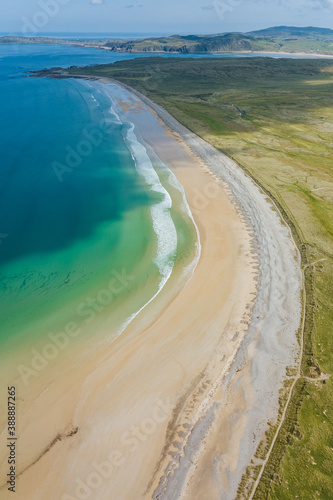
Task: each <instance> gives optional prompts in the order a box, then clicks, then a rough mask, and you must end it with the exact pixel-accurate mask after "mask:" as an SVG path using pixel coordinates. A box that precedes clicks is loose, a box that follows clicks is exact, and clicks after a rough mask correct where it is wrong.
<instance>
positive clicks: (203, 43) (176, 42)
mask: <svg viewBox="0 0 333 500" xmlns="http://www.w3.org/2000/svg"><path fill="white" fill-rule="evenodd" d="M13 43H20V44H36V43H39V44H45V43H47V44H66V45H75V46H88V47H96V48H102V49H107V50H110V51H112V52H135V53H143V52H145V53H147V52H148V53H150V52H155V53H180V54H193V53H201V54H208V53H227V52H235V53H239V52H282V53H284V52H287V53H308V54H322V55H333V30H330V29H323V28H292V27H285V26H280V27H274V28H268V29H266V30H261V31H256V32H250V33H222V34H216V35H188V36H181V35H172V36H166V37H155V38H143V39H132V40H115V39H110V40H107V39H106V40H80V39H79V38H78V39H75V40H65V39H61V38H43V37H38V36H37V37H36V36H25V37H23V36H3V37H0V44H13Z"/></svg>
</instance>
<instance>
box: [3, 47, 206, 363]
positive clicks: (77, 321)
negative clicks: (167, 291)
mask: <svg viewBox="0 0 333 500" xmlns="http://www.w3.org/2000/svg"><path fill="white" fill-rule="evenodd" d="M133 57H135V56H133V55H117V54H111V53H107V52H106V51H101V50H97V49H82V48H73V47H69V48H68V47H61V46H40V45H35V46H30V45H17V46H15V45H13V46H0V60H1V66H0V68H1V69H0V95H1V105H0V106H1V113H0V134H1V146H0V147H1V159H2V161H1V181H0V189H1V197H0V208H1V210H0V213H1V220H0V234H1V240H0V241H1V244H0V276H1V287H0V308H1V323H2V328H1V334H0V342H1V352H2V355H5V354H8V352H10V353H12V352H15V350H17V349H18V348H20V349H23V350H25V351H26V352H30V351H31V349H33V348H34V347H35V346H36V345H37V344H41V343H42V344H43V343H45V342H47V341H48V340H49V339H50V338H51V337H52V335H53V336H57V335H59V332H64V330H66V328H72V329H76V330H77V331H78V330H80V332H81V335H80V339H78V340H79V341H80V342H82V341H83V340H82V339H86V340H87V341H88V340H89V339H90V340H91V338H92V337H95V340H96V342H97V341H98V339H104V341H105V339H107V341H110V340H111V339H113V338H116V337H117V336H118V335H119V334H120V333H121V332H122V331H123V329H124V328H125V326H126V325H127V324H128V323H129V322H130V321H131V319H133V318H134V317H135V316H136V314H137V312H138V311H140V310H141V309H142V308H143V307H144V306H145V304H147V303H148V302H149V301H150V300H151V299H152V298H153V297H154V296H156V294H157V293H158V292H159V291H160V290H161V289H162V288H163V286H164V285H165V283H166V282H167V281H168V279H169V278H170V276H171V273H172V271H173V269H174V266H175V262H177V259H183V257H184V255H187V257H188V258H187V257H186V258H185V261H184V262H183V264H182V265H183V266H185V265H189V264H190V262H191V260H193V258H194V257H195V254H194V253H193V248H194V244H195V241H196V238H197V235H196V232H195V227H194V224H193V222H192V220H191V218H190V215H189V214H188V213H185V212H186V210H185V212H184V206H182V207H181V205H182V204H183V201H184V200H183V199H180V197H179V189H178V191H177V189H176V191H177V192H175V187H174V185H171V184H170V183H169V180H168V179H167V177H168V175H170V171H169V169H168V168H167V167H166V166H165V165H161V162H159V159H158V158H157V157H156V155H154V152H153V151H149V152H148V146H147V145H145V144H144V143H143V141H142V140H140V137H139V136H140V131H139V130H138V129H137V126H135V125H134V124H133V123H131V122H129V121H128V120H127V119H126V118H125V115H124V113H122V109H121V107H120V106H119V104H118V103H117V99H116V97H115V96H114V97H113V96H112V93H110V89H107V88H106V86H104V85H102V84H99V85H98V84H94V83H92V82H85V81H79V80H75V79H70V80H52V79H46V78H45V79H44V78H43V79H42V78H31V77H29V75H28V74H27V73H26V71H28V70H33V69H41V68H45V67H53V66H64V67H66V66H70V65H72V64H78V65H86V64H96V63H106V62H112V61H115V60H120V59H124V58H133ZM118 97H120V96H118ZM170 182H173V183H174V181H172V180H171V181H170ZM172 192H174V195H172ZM177 197H178V198H177ZM177 199H178V201H177ZM183 205H184V204H183ZM177 206H178V208H179V210H178V208H177ZM179 214H182V215H181V216H179ZM186 249H187V250H186ZM73 325H75V327H74V326H73ZM50 336H51V337H50ZM73 337H74V334H73ZM93 340H94V339H93Z"/></svg>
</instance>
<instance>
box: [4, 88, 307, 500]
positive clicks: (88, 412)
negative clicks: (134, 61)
mask: <svg viewBox="0 0 333 500" xmlns="http://www.w3.org/2000/svg"><path fill="white" fill-rule="evenodd" d="M117 92H119V87H118V91H116V89H115V88H114V84H112V85H111V86H110V93H111V95H114V94H117ZM139 97H140V99H142V101H144V102H145V104H146V105H147V104H149V105H150V106H151V109H152V110H153V112H154V113H157V115H158V116H159V118H160V119H162V120H163V123H162V122H161V121H158V120H157V118H156V117H155V116H154V117H152V116H151V114H150V113H151V109H150V110H148V109H147V108H146V106H145V105H142V104H140V103H139V104H138V97H134V94H128V93H124V94H122V95H121V97H120V100H121V101H122V102H123V104H124V106H123V109H124V110H125V111H126V112H128V113H130V114H131V117H132V119H133V121H134V122H135V121H136V120H138V123H139V122H140V132H141V134H142V137H143V139H144V140H145V141H146V142H147V143H148V144H149V143H150V144H151V146H153V148H154V150H155V151H156V153H157V154H158V156H159V157H160V158H161V159H162V160H163V161H164V163H166V164H167V165H168V167H170V168H171V169H172V171H173V172H174V174H175V175H176V177H177V179H178V180H179V181H180V183H181V184H182V185H183V187H184V190H185V193H186V197H187V201H188V203H189V206H190V208H191V211H192V213H193V216H194V219H195V222H196V224H197V227H198V230H199V234H200V242H201V256H200V260H199V262H198V265H197V267H196V269H195V270H194V273H193V276H192V277H191V279H190V280H189V281H188V282H187V283H186V280H185V281H184V276H181V275H180V276H175V277H174V278H173V279H172V280H171V281H170V283H169V284H168V285H167V286H165V288H164V289H163V290H162V292H161V293H160V294H159V295H158V296H157V297H156V299H155V300H154V301H153V302H151V303H150V304H149V305H148V306H147V307H146V308H145V309H144V310H143V311H142V312H141V313H140V314H139V315H138V316H137V317H136V318H135V319H134V320H133V321H132V323H131V324H130V325H129V326H128V327H127V329H126V330H125V331H124V332H123V334H122V335H121V336H120V337H118V338H117V339H116V340H115V341H114V342H112V343H110V345H108V346H107V347H106V349H105V351H104V353H103V356H100V355H92V356H89V351H88V352H82V353H81V359H80V364H79V365H78V366H77V369H76V370H75V372H74V373H72V374H71V379H70V380H68V378H67V379H66V387H67V388H68V390H67V392H66V393H64V392H63V391H62V387H64V385H63V383H62V382H63V381H62V380H61V378H60V379H59V380H57V381H55V382H54V383H53V384H52V385H50V386H49V387H48V389H47V391H46V392H44V393H43V394H42V395H40V396H39V397H38V398H36V399H35V400H34V402H33V404H31V405H30V407H29V410H28V411H27V412H26V414H25V415H21V422H22V425H21V427H20V436H19V440H20V450H21V456H20V463H21V464H22V465H21V466H20V467H21V476H20V478H19V481H18V487H19V488H18V492H17V493H16V498H19V499H21V498H22V499H23V498H24V500H28V499H34V500H39V499H40V500H45V498H48V499H50V500H53V499H54V500H55V499H62V500H66V499H67V500H69V499H72V500H73V499H81V498H82V499H83V498H91V499H94V500H95V499H96V500H110V499H123V500H137V499H149V498H154V499H159V500H162V499H170V500H171V499H178V498H186V499H191V500H192V499H203V498H209V499H215V498H216V499H219V498H223V499H225V498H234V496H235V493H236V490H237V486H238V484H239V481H240V479H241V476H242V473H243V472H244V471H245V468H246V466H247V465H248V464H249V462H250V460H251V458H252V456H253V454H254V451H255V449H256V447H257V445H258V443H259V442H260V440H261V438H262V437H263V434H264V432H265V430H266V427H267V422H268V421H269V420H272V419H274V417H276V414H277V405H278V391H279V387H281V384H282V382H283V378H284V376H285V368H286V366H288V365H290V364H292V363H293V362H294V360H295V356H296V355H297V342H296V335H295V332H296V329H297V326H298V322H299V318H300V295H299V294H300V287H301V281H300V271H299V263H298V261H297V258H298V256H297V252H296V250H295V247H294V245H293V242H292V240H291V236H290V234H289V231H288V229H287V228H286V227H285V226H283V225H282V224H281V221H280V219H279V216H278V214H277V212H276V211H275V210H273V207H272V206H271V205H270V203H269V201H268V200H267V199H266V197H265V196H264V195H263V194H262V193H261V192H260V191H259V189H258V188H257V187H256V186H255V185H254V184H253V182H252V181H251V180H249V179H247V178H246V176H245V175H244V173H243V172H242V171H241V170H240V169H239V168H238V167H237V166H236V165H235V164H234V163H233V162H232V161H231V160H229V159H228V158H226V157H225V156H224V155H222V154H221V153H219V152H217V151H216V150H214V148H212V147H211V146H209V145H208V144H206V143H205V142H204V141H202V140H201V139H199V138H198V137H196V136H194V134H191V133H189V132H188V131H186V130H185V129H184V128H183V127H182V126H181V125H179V124H178V123H177V122H176V121H175V120H174V119H173V118H172V117H170V115H168V114H167V113H166V112H165V111H164V110H162V108H159V107H158V106H156V105H154V104H153V103H151V102H149V101H148V100H147V99H146V98H144V97H143V96H139ZM126 102H127V104H125V103H126ZM67 362H70V358H69V359H68V360H67ZM30 390H31V391H32V389H30ZM34 390H35V391H36V387H35V388H34ZM31 394H32V392H31ZM41 436H42V438H41ZM42 442H43V443H45V445H46V446H44V445H41V443H42ZM1 494H3V498H7V496H8V498H11V497H9V493H5V492H4V491H2V492H1ZM6 495H7V496H6Z"/></svg>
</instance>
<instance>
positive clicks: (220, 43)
mask: <svg viewBox="0 0 333 500" xmlns="http://www.w3.org/2000/svg"><path fill="white" fill-rule="evenodd" d="M260 43H261V42H260ZM260 43H259V45H260ZM105 47H109V48H110V49H111V50H113V51H120V52H179V53H185V54H190V53H195V52H200V53H204V52H244V51H253V50H257V49H260V48H261V47H259V46H258V43H257V41H256V39H255V38H254V37H250V36H247V35H242V34H238V33H229V34H226V35H215V36H179V35H174V36H171V37H165V38H147V39H144V40H129V41H121V42H120V41H118V42H114V41H112V42H107V43H106V44H105Z"/></svg>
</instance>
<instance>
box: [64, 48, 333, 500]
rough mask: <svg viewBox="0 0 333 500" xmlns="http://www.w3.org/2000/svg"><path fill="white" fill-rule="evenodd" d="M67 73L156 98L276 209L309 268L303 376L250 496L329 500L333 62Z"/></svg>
mask: <svg viewBox="0 0 333 500" xmlns="http://www.w3.org/2000/svg"><path fill="white" fill-rule="evenodd" d="M71 71H72V72H73V73H74V74H77V73H85V74H91V75H104V76H110V77H113V78H116V79H118V80H120V81H121V82H123V83H126V84H128V85H131V86H132V87H134V88H136V89H137V90H139V91H141V92H142V93H144V94H145V95H147V96H148V97H150V98H151V99H153V100H154V101H155V102H157V103H159V104H161V105H162V106H163V107H165V108H166V109H167V110H168V111H169V112H170V113H171V114H172V115H174V116H175V118H177V119H178V120H179V121H180V122H181V123H183V124H184V125H185V126H186V127H188V128H189V129H190V130H192V131H193V132H195V133H196V134H198V135H199V136H201V137H203V138H204V139H205V140H207V141H208V142H210V143H211V144H212V145H214V146H215V147H216V148H218V149H220V150H221V151H223V152H225V153H226V154H227V155H229V156H230V157H232V158H233V159H234V160H235V161H236V162H238V164H239V165H241V166H242V167H243V168H244V170H245V171H246V172H247V173H248V174H249V175H251V176H252V177H253V178H254V179H255V180H256V181H257V182H258V183H259V184H260V185H261V186H262V187H263V189H264V190H265V191H266V192H267V193H268V194H269V195H270V196H271V197H272V198H273V199H274V200H275V201H276V203H277V204H278V205H279V207H280V208H281V210H282V212H283V214H284V217H285V219H286V221H287V222H288V223H289V225H290V226H291V228H292V230H293V234H294V237H295V241H296V243H297V245H298V247H299V249H300V251H301V255H302V265H303V266H304V267H305V268H306V269H305V279H306V283H305V285H306V293H307V301H306V321H305V331H304V353H303V362H302V378H301V379H300V380H299V381H298V383H297V385H296V387H295V390H294V393H293V396H292V399H291V403H290V405H289V407H288V412H287V418H286V420H285V424H284V425H283V427H282V429H281V432H280V434H279V437H278V439H277V442H276V444H275V446H274V449H273V452H272V454H271V457H270V459H269V461H268V464H267V466H266V468H265V471H264V473H263V476H262V479H261V481H260V483H259V487H258V489H257V491H256V493H255V496H254V498H256V499H261V498H270V499H276V500H283V499H295V498H300V499H313V498H323V499H329V498H332V497H333V383H332V379H331V378H327V379H323V374H327V375H330V374H332V371H333V356H332V343H333V335H332V324H333V168H332V167H333V160H332V158H333V156H332V154H333V92H332V90H333V61H330V60H290V59H278V60H274V59H260V58H253V59H252V58H251V59H245V58H241V59H201V60H200V59H196V60H192V59H187V60H183V59H182V60H181V59H176V58H175V59H162V58H149V59H137V60H133V61H126V62H125V61H123V62H119V63H116V64H114V65H105V66H100V67H91V68H85V69H83V70H82V69H77V68H72V69H71ZM318 261H319V262H318ZM320 377H321V378H320ZM256 472H257V470H256ZM249 477H250V475H249ZM244 484H246V481H244ZM241 496H242V493H241V492H240V497H241ZM243 497H244V495H243Z"/></svg>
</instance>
